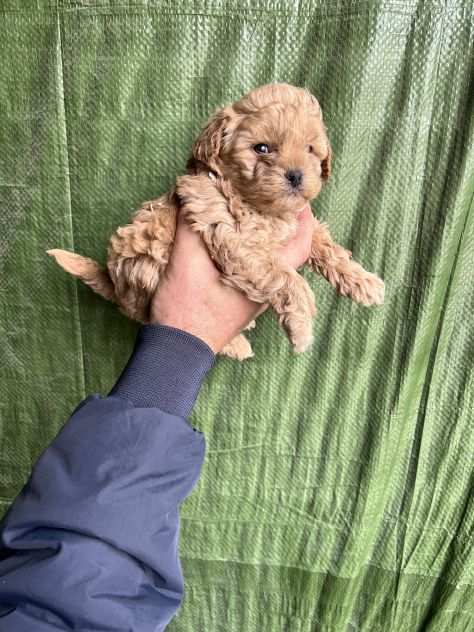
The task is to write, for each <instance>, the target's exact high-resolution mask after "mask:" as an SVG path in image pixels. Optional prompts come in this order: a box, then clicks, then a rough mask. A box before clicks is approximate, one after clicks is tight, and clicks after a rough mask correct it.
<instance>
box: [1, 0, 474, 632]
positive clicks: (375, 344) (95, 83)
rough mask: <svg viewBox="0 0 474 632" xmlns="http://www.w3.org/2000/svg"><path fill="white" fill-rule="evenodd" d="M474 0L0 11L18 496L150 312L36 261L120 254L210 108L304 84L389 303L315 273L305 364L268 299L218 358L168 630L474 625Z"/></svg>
mask: <svg viewBox="0 0 474 632" xmlns="http://www.w3.org/2000/svg"><path fill="white" fill-rule="evenodd" d="M473 11H474V9H473V3H472V2H471V1H470V0H465V1H462V0H431V1H429V2H424V1H418V2H416V1H410V0H381V1H376V0H365V1H364V0H360V1H356V0H339V1H332V0H331V1H329V0H277V1H274V2H272V1H270V0H243V1H241V2H238V1H235V2H232V1H230V0H207V1H206V0H169V1H167V0H148V1H147V0H135V1H131V0H117V1H116V0H96V1H94V0H88V1H86V0H83V1H80V0H76V1H73V0H70V1H68V0H56V1H54V0H36V1H33V0H21V1H20V0H1V1H0V55H1V59H0V124H1V131H0V275H1V281H0V283H1V285H0V329H1V340H0V349H1V354H0V355H1V376H0V377H1V380H0V402H1V403H0V416H1V424H0V437H1V451H0V495H1V497H2V503H3V509H5V508H6V507H7V506H8V503H9V502H10V501H11V499H12V498H14V496H15V495H16V493H17V492H18V491H19V489H20V488H21V485H22V483H23V482H24V481H25V480H26V478H27V476H28V473H29V470H30V467H31V465H32V463H33V462H34V460H35V459H36V457H37V456H38V454H39V452H40V451H41V450H42V449H43V448H44V447H45V446H46V445H47V444H48V442H49V441H50V440H51V439H52V438H53V436H54V435H55V433H56V432H57V431H58V429H59V428H60V426H61V425H62V423H64V421H65V420H66V419H67V417H68V416H69V413H70V412H71V410H72V409H73V408H74V406H75V405H76V404H77V403H78V401H79V400H80V399H82V398H83V397H84V396H86V395H87V394H89V393H92V392H101V393H106V392H107V390H108V389H109V387H110V386H111V385H112V383H113V382H114V380H115V378H116V377H117V376H118V374H119V372H120V370H121V368H122V366H123V364H124V362H125V360H126V359H127V357H128V354H129V352H130V350H131V348H132V343H133V339H134V335H135V331H136V326H135V325H134V324H132V323H130V322H127V321H126V320H125V318H124V317H122V316H121V315H120V314H119V313H118V312H117V311H116V310H115V309H114V307H113V306H112V305H109V304H107V303H105V302H104V301H102V300H101V299H100V298H98V297H97V296H95V295H94V294H93V293H92V292H91V291H89V290H88V289H87V288H85V287H82V286H81V285H79V284H77V283H76V281H74V280H73V279H72V278H71V277H69V276H67V275H66V274H65V273H64V272H62V271H61V270H60V269H59V268H58V267H57V266H55V265H54V263H53V262H52V261H51V260H50V259H49V258H48V257H47V256H46V255H45V250H46V249H47V248H51V247H64V248H71V249H74V250H76V251H78V252H80V253H83V254H86V255H89V256H93V257H96V258H98V259H100V260H102V261H104V259H105V247H106V242H107V239H108V237H109V235H110V233H111V232H112V231H113V230H114V229H115V227H116V226H117V225H118V224H121V223H124V222H125V221H127V219H128V217H129V215H130V213H131V212H132V210H134V209H135V208H136V207H137V205H138V204H139V203H140V202H142V201H143V200H146V199H149V198H150V197H152V196H157V195H159V194H161V193H162V192H164V191H165V190H167V189H168V188H169V186H170V185H171V184H172V183H173V180H174V178H175V176H176V175H177V174H179V173H182V172H183V170H184V165H185V161H186V157H187V154H188V151H189V149H190V146H191V143H192V141H193V139H194V138H195V136H196V134H197V132H198V130H199V129H200V128H201V126H202V124H203V123H204V122H205V120H206V119H207V116H208V115H209V114H210V113H211V112H212V111H213V110H214V109H215V108H216V107H217V106H219V105H221V104H224V103H228V102H231V101H233V100H235V99H236V98H238V97H239V96H241V95H242V94H243V93H245V92H246V91H248V90H249V89H251V88H252V87H255V86H257V85H260V84H263V83H267V82H270V81H287V82H290V83H294V84H296V85H302V86H306V87H308V88H309V89H310V90H311V91H312V92H313V93H314V94H315V95H317V97H318V98H319V100H320V101H321V104H322V106H323V110H324V113H325V121H326V123H327V126H328V130H329V135H330V138H331V142H332V145H333V149H334V155H335V161H334V175H333V177H332V180H331V182H330V184H328V186H327V187H326V188H325V189H324V192H323V193H322V195H321V196H320V197H319V198H318V199H317V200H316V202H315V204H314V211H315V213H317V214H318V216H319V217H321V218H323V219H324V220H327V221H328V222H329V224H330V227H331V230H332V233H333V235H334V237H335V238H336V239H337V240H338V241H339V242H340V243H342V244H343V245H345V246H346V247H348V248H349V249H350V250H352V251H353V252H354V257H355V258H356V259H357V260H359V261H361V262H362V263H363V264H364V265H365V266H366V268H368V269H370V270H374V271H376V272H377V273H378V274H380V275H381V276H382V277H383V278H384V279H385V280H386V284H387V300H386V305H385V306H384V307H383V308H379V309H366V308H362V307H358V306H355V305H353V304H351V303H350V302H349V301H348V300H345V299H341V298H338V297H337V296H336V295H335V293H334V292H333V290H332V289H331V288H330V287H329V285H328V284H327V283H326V282H325V281H324V280H322V279H318V278H316V277H315V276H313V275H311V274H310V273H305V276H306V278H307V279H308V280H309V282H310V284H311V286H312V287H313V289H314V291H315V294H316V297H317V303H318V309H319V314H318V317H317V320H316V322H315V344H314V347H313V348H312V351H311V352H309V353H306V354H304V355H299V356H296V355H294V354H293V353H292V352H291V350H290V348H289V345H288V343H287V341H286V339H285V338H284V336H283V334H282V333H281V330H280V329H279V327H278V326H277V323H276V321H275V319H274V318H273V317H272V316H271V314H266V315H265V316H264V317H262V318H261V319H260V320H259V322H258V325H257V328H256V329H255V330H254V331H253V332H251V333H250V334H249V336H250V338H251V340H252V345H253V347H254V350H255V352H256V356H255V358H254V359H252V360H250V361H247V362H245V363H243V364H239V363H237V362H233V361H231V360H227V359H220V360H219V361H218V364H217V366H216V368H215V369H214V370H213V372H212V375H211V376H210V377H209V379H208V380H207V382H206V385H205V387H204V388H203V390H202V391H201V394H200V398H199V402H198V406H197V408H196V409H195V412H194V414H193V418H192V421H193V423H194V424H195V425H196V426H198V427H199V428H200V429H201V430H203V431H204V432H205V434H206V437H207V443H208V453H207V459H206V464H205V467H204V471H203V476H202V479H201V481H200V484H199V486H198V487H197V489H196V490H195V492H194V493H193V495H192V496H191V497H190V498H189V499H188V501H186V503H185V504H184V505H183V508H182V517H183V526H182V541H181V554H182V559H183V566H184V573H185V576H186V598H185V602H184V605H183V607H182V609H181V611H180V613H179V616H178V617H177V618H176V619H175V621H174V622H173V623H172V624H171V625H170V627H169V630H171V631H173V632H177V631H179V632H218V631H219V632H221V631H222V632H224V631H225V632H254V631H255V632H257V631H258V632H283V631H284V632H310V631H311V632H312V631H320V632H339V631H341V632H342V631H344V632H351V631H356V630H357V631H359V630H362V631H364V632H389V631H397V632H414V631H421V630H423V631H429V632H435V631H436V632H438V631H439V632H445V631H446V630H452V631H455V632H462V631H468V630H469V631H472V630H473V629H474V620H473V612H474V596H473V593H474V589H473V582H474V564H473V562H474V552H473V524H474V507H473V496H472V480H473V454H474V433H473V427H472V418H473V413H472V411H473V407H474V396H473V395H474V388H473V387H474V374H473V370H472V368H473V357H474V321H473V318H472V314H473V311H474V291H473V270H474V204H473V196H474V118H473V102H474V66H473V58H474V56H473V53H474V50H473V49H474V28H473V23H474V17H473V16H474V13H473Z"/></svg>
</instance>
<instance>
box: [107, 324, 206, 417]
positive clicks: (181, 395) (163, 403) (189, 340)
mask: <svg viewBox="0 0 474 632" xmlns="http://www.w3.org/2000/svg"><path fill="white" fill-rule="evenodd" d="M213 364H214V353H213V351H212V349H211V348H210V347H209V346H208V345H207V344H206V343H205V342H204V341H203V340H202V339H199V338H198V337H196V336H194V335H192V334H190V333H189V332H186V331H182V330H180V329H177V328H175V327H171V326H167V325H164V324H163V323H160V324H154V325H143V326H142V327H140V329H139V331H138V334H137V338H136V342H135V347H134V350H133V353H132V355H131V357H130V360H129V361H128V363H127V365H126V367H125V368H124V370H123V372H122V374H121V376H120V378H119V379H118V380H117V383H116V384H115V386H114V387H113V388H112V390H111V392H110V395H116V396H118V397H122V398H125V399H128V400H130V401H132V403H134V404H135V406H139V407H144V408H150V407H154V408H160V409H161V410H163V411H165V412H169V413H171V414H175V415H180V416H182V417H187V416H188V415H189V414H190V412H191V410H192V407H193V405H194V402H195V400H196V398H197V395H198V392H199V389H200V386H201V383H202V381H203V380H204V378H205V376H206V375H207V373H208V371H209V370H210V368H211V367H212V366H213Z"/></svg>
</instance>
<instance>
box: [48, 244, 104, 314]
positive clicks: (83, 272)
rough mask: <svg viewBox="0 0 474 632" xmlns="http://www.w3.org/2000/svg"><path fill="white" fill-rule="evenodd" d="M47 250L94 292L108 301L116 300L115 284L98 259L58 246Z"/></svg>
mask: <svg viewBox="0 0 474 632" xmlns="http://www.w3.org/2000/svg"><path fill="white" fill-rule="evenodd" d="M46 252H47V253H48V255H49V256H50V257H54V258H55V259H56V263H58V264H59V265H60V266H61V268H64V270H66V272H69V273H70V274H72V275H73V276H75V277H78V278H79V279H81V281H84V283H86V284H87V285H88V286H89V287H91V288H92V289H93V290H94V292H97V294H100V295H101V296H103V297H104V298H105V299H107V300H108V301H113V302H115V301H116V299H115V291H114V284H113V283H112V281H111V279H110V276H109V273H108V272H107V270H104V269H103V268H101V267H100V265H99V264H98V263H97V262H96V261H94V260H93V259H89V257H81V255H76V254H75V253H74V252H69V251H68V250H58V249H57V248H54V249H53V250H47V251H46Z"/></svg>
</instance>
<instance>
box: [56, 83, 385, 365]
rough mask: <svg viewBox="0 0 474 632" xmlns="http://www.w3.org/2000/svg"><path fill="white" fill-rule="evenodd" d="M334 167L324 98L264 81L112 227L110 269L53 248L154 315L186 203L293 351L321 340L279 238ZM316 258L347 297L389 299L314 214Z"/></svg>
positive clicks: (235, 346) (129, 304) (126, 308)
mask: <svg viewBox="0 0 474 632" xmlns="http://www.w3.org/2000/svg"><path fill="white" fill-rule="evenodd" d="M330 174H331V147H330V145H329V141H328V137H327V135H326V130H325V127H324V124H323V118H322V112H321V108H320V106H319V103H318V101H317V100H316V98H315V97H314V96H313V95H311V94H310V93H309V92H308V91H307V90H305V89H303V88H297V87H294V86H291V85H288V84H270V85H266V86H262V87H260V88H256V89H255V90H252V92H250V93H249V94H247V95H246V96H244V97H243V98H242V99H240V101H237V102H236V103H234V104H233V105H229V106H227V107H224V108H223V109H221V110H219V111H218V112H217V113H215V114H214V116H212V118H211V119H210V120H209V122H208V124H207V125H206V127H205V128H204V130H203V131H202V133H201V135H200V136H199V138H198V139H197V141H196V143H195V144H194V147H193V150H192V156H191V158H190V159H189V161H188V164H187V175H184V176H180V177H178V178H177V179H176V185H175V187H174V188H173V189H172V190H171V191H169V192H168V193H166V194H164V195H162V196H161V197H159V198H158V199H156V200H152V201H150V202H146V203H145V204H143V206H142V208H140V209H139V210H138V211H137V212H136V213H135V215H134V216H133V218H132V222H131V223H130V224H127V225H126V226H122V227H120V228H118V230H117V231H116V233H115V234H114V235H113V236H112V237H111V239H110V244H109V248H108V261H107V270H104V269H102V268H100V266H99V265H98V264H97V263H96V262H95V261H93V260H92V259H88V258H86V257H81V256H79V255H77V254H74V253H70V252H67V251H64V250H49V251H48V253H49V254H50V255H52V256H54V257H55V258H56V261H57V262H58V263H59V265H60V266H62V267H63V268H64V269H65V270H67V271H68V272H70V273H71V274H73V275H74V276H76V277H79V278H80V279H82V281H84V282H85V283H87V284H88V285H89V286H90V287H91V288H92V289H93V290H95V291H96V292H98V293H99V294H100V295H102V296H103V297H104V298H106V299H108V300H111V301H114V302H115V303H117V305H118V306H119V308H120V309H121V311H122V312H123V313H124V314H126V315H127V316H129V317H130V318H132V319H134V320H137V321H139V322H142V323H146V322H148V319H149V305H150V299H151V297H152V295H153V294H154V293H155V291H156V290H157V287H158V285H159V280H160V276H161V275H162V273H163V271H164V270H165V268H166V265H167V263H168V260H169V256H170V251H171V248H172V247H173V240H174V234H175V227H176V217H177V212H178V209H179V212H180V213H184V214H185V217H186V219H187V221H188V222H189V224H190V225H191V227H192V229H193V230H195V231H197V232H199V233H200V235H201V237H202V239H203V240H204V242H205V244H206V246H207V248H208V251H209V254H210V256H211V257H212V259H213V261H214V263H215V265H216V266H217V268H218V269H219V271H220V272H221V275H222V277H221V278H222V282H223V283H225V284H227V285H230V286H232V287H234V288H237V289H238V290H241V291H242V292H244V293H245V294H246V295H247V296H248V297H249V298H250V299H252V300H253V301H256V302H258V303H269V304H270V305H271V306H272V307H273V309H274V310H275V312H276V313H277V314H278V318H279V321H280V323H281V325H282V326H283V327H284V329H285V330H286V332H287V334H288V337H289V338H290V340H291V342H292V344H293V347H294V349H295V351H298V352H299V351H304V350H305V349H307V348H308V346H309V345H310V344H311V341H312V319H313V316H314V315H315V312H316V309H315V304H314V295H313V292H312V291H311V289H310V287H309V285H308V284H307V282H306V281H305V279H304V278H303V277H302V276H300V275H299V274H298V273H297V272H296V271H295V270H294V269H293V268H291V267H290V266H289V265H287V264H286V263H284V262H283V261H282V260H281V259H279V257H278V248H279V247H280V246H281V245H282V244H284V243H285V242H287V241H288V240H289V239H290V238H291V237H292V236H293V235H294V234H295V231H296V228H297V214H298V212H299V211H301V210H302V208H303V207H304V206H305V205H306V204H307V202H308V201H310V200H312V199H313V198H315V197H316V196H317V195H318V193H319V192H320V190H321V187H322V185H323V183H324V182H326V181H327V180H328V178H329V176H330ZM308 264H309V265H310V266H311V267H312V269H313V270H314V271H315V272H319V273H320V274H322V275H323V276H324V277H325V278H326V279H327V280H328V281H329V283H331V285H333V286H334V288H335V289H336V290H337V291H338V292H339V293H340V294H342V295H343V296H348V297H350V298H351V299H353V300H354V301H356V302H358V303H361V304H363V305H381V304H382V303H383V297H384V284H383V282H382V281H381V280H380V279H379V278H378V277H376V276H375V275H374V274H371V273H369V272H366V271H365V270H364V269H363V268H362V266H360V265H359V264H358V263H355V262H354V261H352V260H351V253H350V252H349V251H347V250H345V249H344V248H343V247H342V246H339V245H337V244H335V243H334V242H333V240H332V239H331V236H330V234H329V231H328V229H327V227H326V226H325V225H324V224H322V223H320V222H319V221H318V220H317V219H314V228H313V242H312V250H311V255H310V258H309V260H308ZM222 353H224V354H226V355H228V356H230V357H234V358H238V359H241V360H242V359H244V358H247V357H250V356H251V355H252V349H251V347H250V344H249V343H248V341H247V339H246V338H245V336H244V335H243V334H240V335H239V336H237V337H236V338H235V339H234V340H233V341H232V342H231V343H230V344H229V345H227V347H225V349H224V350H223V351H222Z"/></svg>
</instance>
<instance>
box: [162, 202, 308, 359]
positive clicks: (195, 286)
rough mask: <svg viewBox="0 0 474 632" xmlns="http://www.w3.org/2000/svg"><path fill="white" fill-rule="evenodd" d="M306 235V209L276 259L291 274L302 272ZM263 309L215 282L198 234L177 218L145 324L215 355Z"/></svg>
mask: <svg viewBox="0 0 474 632" xmlns="http://www.w3.org/2000/svg"><path fill="white" fill-rule="evenodd" d="M312 234H313V216H312V213H311V208H310V206H309V205H308V206H306V207H305V208H304V210H303V211H301V213H299V215H298V230H297V233H296V235H295V237H294V238H293V239H292V240H291V241H289V242H288V243H287V244H286V245H285V246H284V247H283V248H282V249H281V251H280V254H281V258H282V259H283V260H284V261H286V262H287V263H288V264H289V265H291V266H292V267H293V268H299V267H300V266H302V265H303V264H304V263H305V262H306V260H307V259H308V257H309V255H310V252H311V240H312ZM267 307H268V305H262V304H260V303H255V302H253V301H251V300H250V299H248V298H247V297H246V296H245V294H243V293H242V292H239V291H238V290H236V289H234V288H231V287H228V286H226V285H224V284H223V283H222V282H221V281H220V273H219V271H218V270H217V268H216V267H215V266H214V263H213V262H212V259H211V258H210V256H209V253H208V251H207V249H206V246H205V245H204V243H203V241H202V239H201V238H200V236H199V234H198V233H195V232H193V231H192V230H191V228H190V227H189V225H188V224H187V223H186V221H185V220H184V218H182V217H179V219H178V225H177V228H176V238H175V242H174V245H173V250H172V253H171V257H170V261H169V264H168V266H167V268H166V272H165V275H164V277H163V279H162V281H161V282H160V285H159V287H158V290H157V292H156V293H155V295H154V297H153V299H152V302H151V309H150V322H151V323H159V324H160V325H167V326H169V327H175V328H176V329H181V330H183V331H187V332H188V333H190V334H193V335H194V336H197V337H198V338H200V339H201V340H203V341H204V342H205V343H207V344H208V345H209V347H210V348H211V349H212V350H213V351H214V353H217V352H218V351H220V350H221V349H222V348H223V347H224V346H225V345H226V344H227V343H229V342H230V341H231V340H232V339H233V338H235V336H237V334H239V333H240V332H241V331H242V329H244V328H245V327H246V326H247V325H248V324H249V323H250V322H251V321H252V320H253V319H254V318H256V317H257V316H258V315H260V314H261V313H262V312H264V311H265V310H266V309H267Z"/></svg>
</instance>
